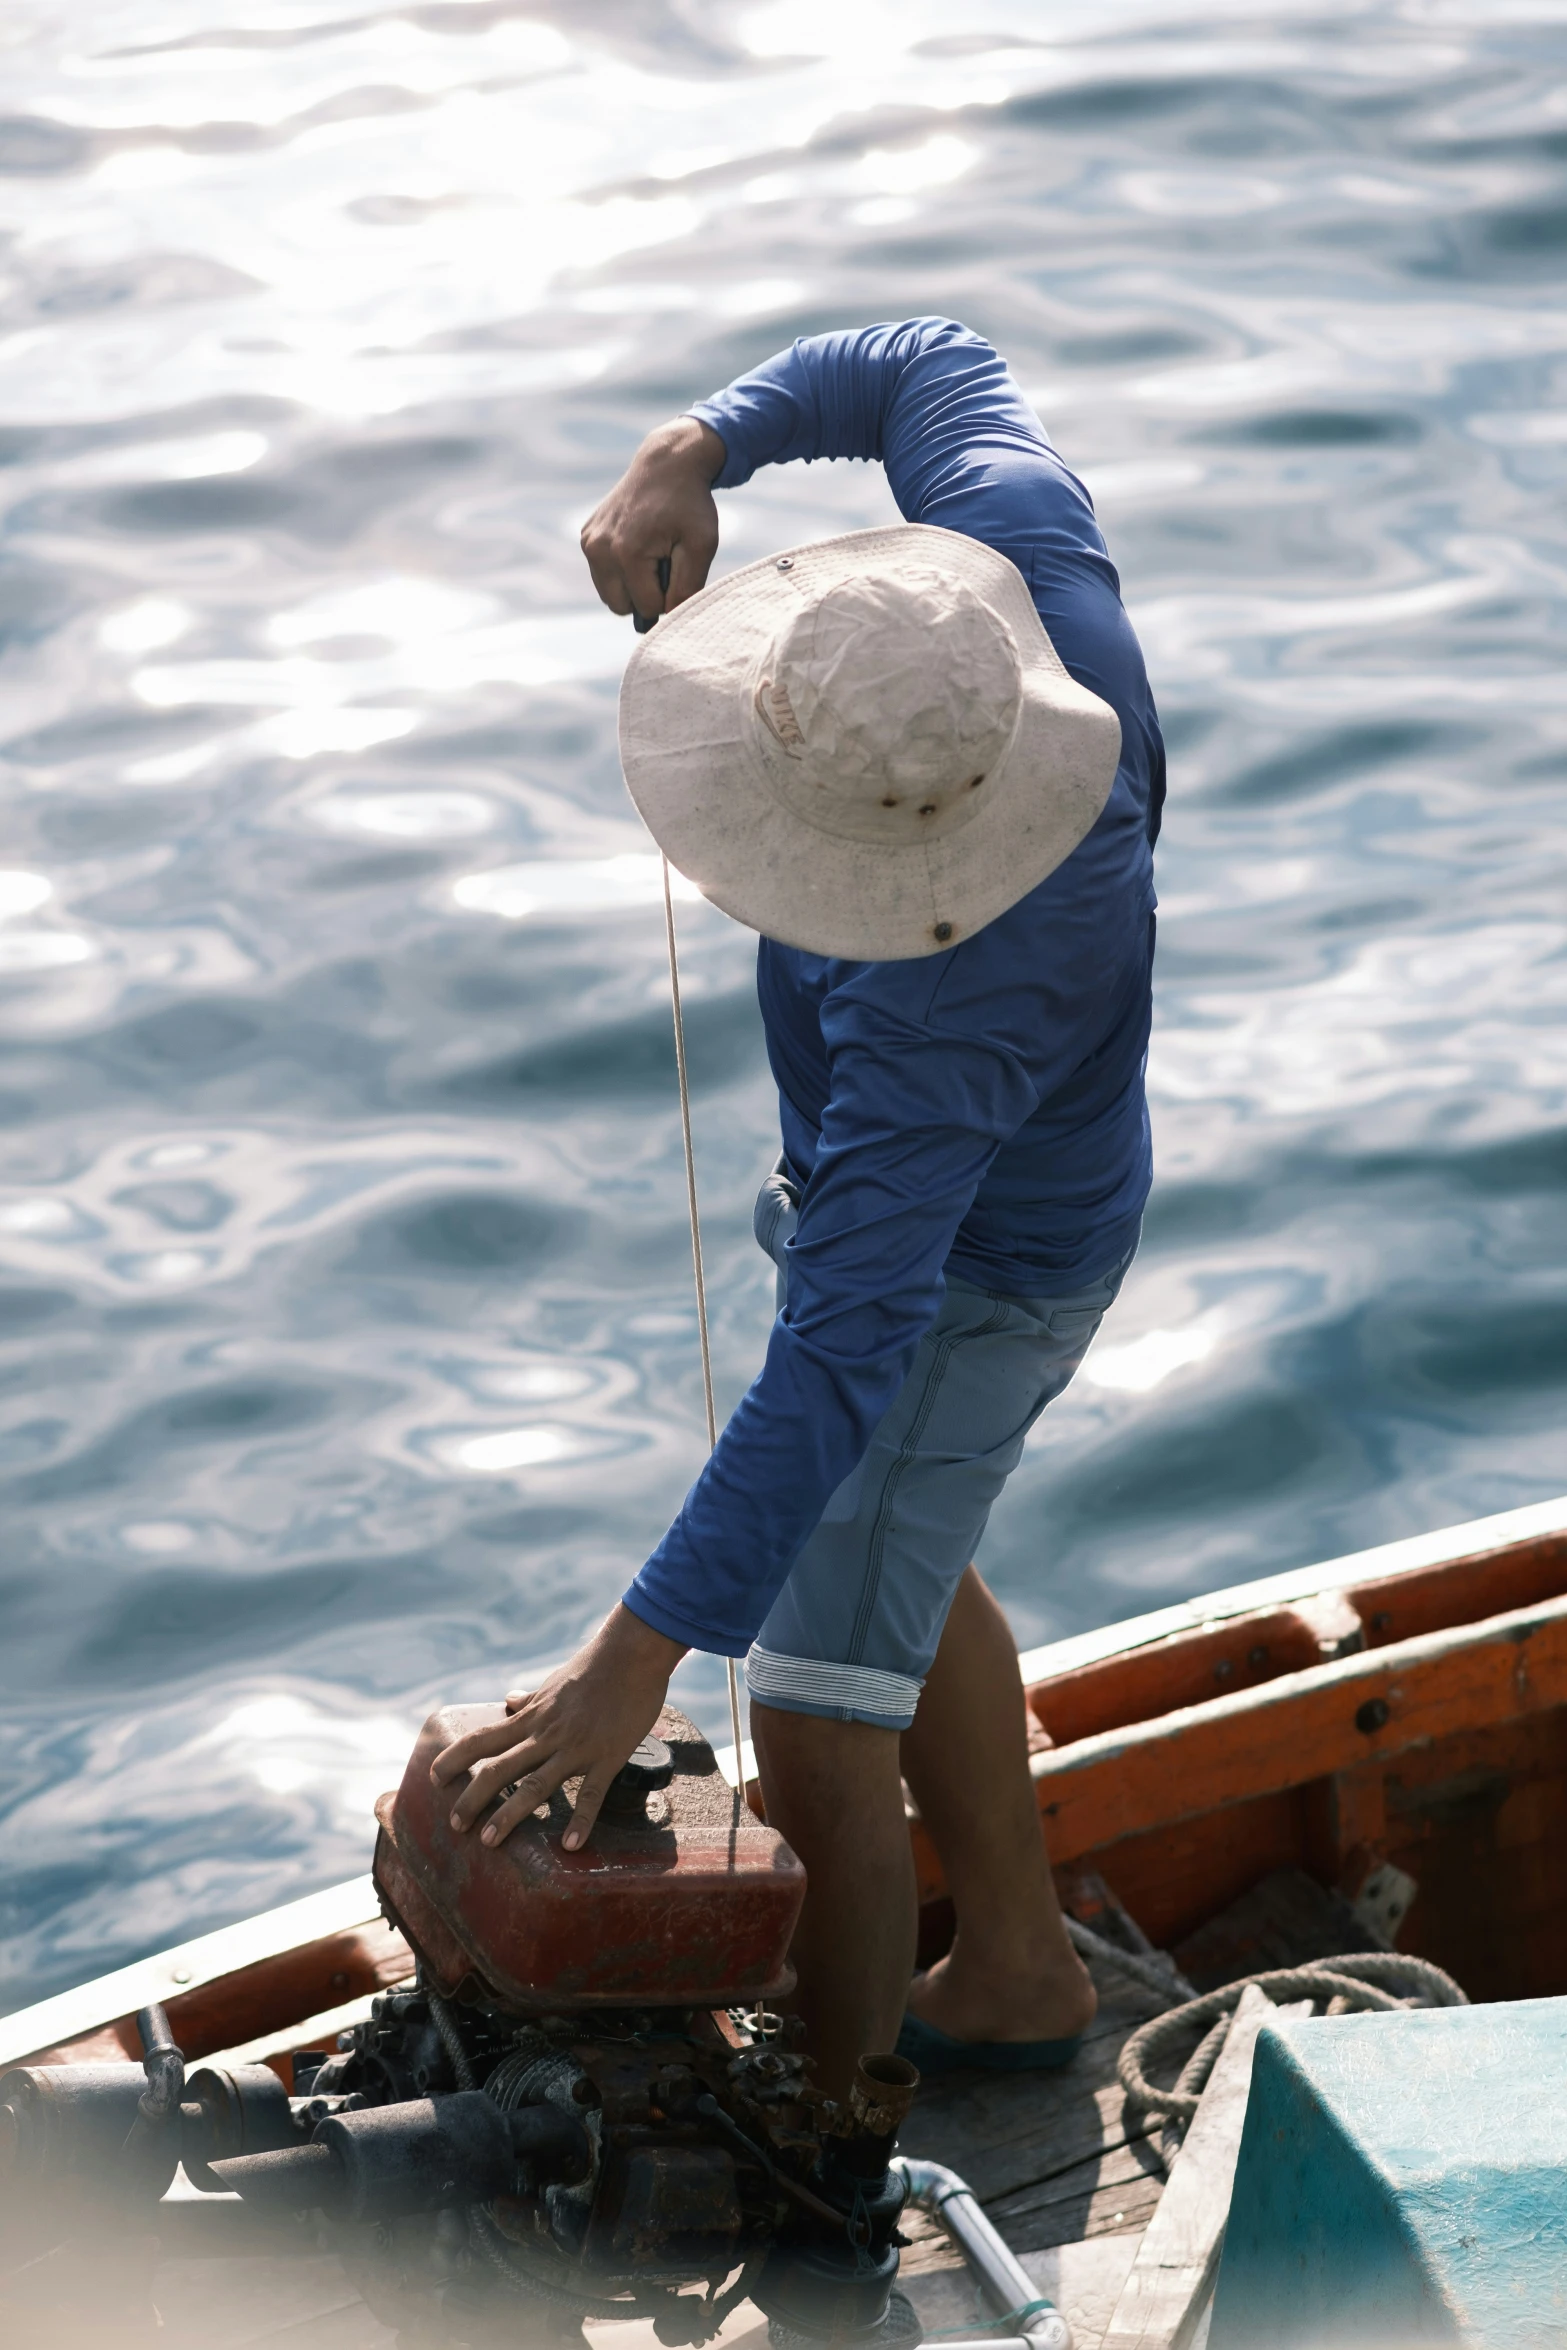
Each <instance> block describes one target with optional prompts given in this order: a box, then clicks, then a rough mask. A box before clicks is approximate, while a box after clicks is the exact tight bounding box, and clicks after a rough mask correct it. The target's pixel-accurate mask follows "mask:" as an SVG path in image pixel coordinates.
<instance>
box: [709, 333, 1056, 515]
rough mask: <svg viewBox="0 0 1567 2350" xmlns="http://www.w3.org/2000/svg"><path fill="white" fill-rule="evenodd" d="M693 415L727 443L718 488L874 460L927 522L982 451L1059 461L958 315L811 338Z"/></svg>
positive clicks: (904, 505)
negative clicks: (843, 460)
mask: <svg viewBox="0 0 1567 2350" xmlns="http://www.w3.org/2000/svg"><path fill="white" fill-rule="evenodd" d="M687 414H688V415H691V416H696V417H699V418H700V419H701V421H702V422H703V423H704V424H706V425H710V426H711V427H712V429H713V431H714V432H716V433H717V435H718V437H719V439H720V440H721V441H722V442H723V444H724V449H725V452H726V454H725V461H724V468H723V471H722V472H721V473H720V474H719V476H718V478H717V481H716V482H715V484H714V487H715V488H717V489H722V490H733V489H739V488H740V487H741V486H742V484H744V483H745V482H748V481H749V480H750V478H751V476H752V474H753V473H755V472H756V471H757V470H758V468H759V467H761V466H763V465H787V464H790V463H792V462H794V461H795V460H797V459H803V460H804V461H805V462H806V463H807V464H809V463H810V462H811V461H812V460H813V459H815V458H818V457H861V458H867V459H874V460H879V461H880V462H882V463H884V464H885V465H886V467H887V473H888V478H889V480H890V482H891V485H892V491H893V495H894V497H895V498H896V499H897V501H898V507H899V511H900V512H901V513H902V514H903V515H904V517H905V519H907V520H910V521H918V520H923V519H925V510H926V508H927V507H928V506H929V505H930V503H931V501H932V499H933V498H934V497H936V496H938V495H939V493H940V487H941V479H942V475H943V472H944V471H946V470H948V469H949V468H952V467H954V466H955V467H956V468H958V469H959V470H960V471H961V472H963V473H964V474H966V473H967V471H968V469H969V465H970V462H971V460H972V456H973V452H974V449H975V447H976V442H978V443H980V444H989V445H992V446H995V447H997V448H1003V447H1013V448H1016V449H1018V450H1021V451H1026V452H1028V453H1029V454H1031V455H1033V456H1034V457H1035V458H1037V457H1039V456H1040V455H1041V454H1043V455H1046V456H1048V457H1050V458H1052V459H1054V458H1055V451H1054V450H1053V449H1052V448H1051V445H1050V440H1049V436H1048V435H1047V433H1046V432H1045V428H1044V426H1043V425H1042V424H1041V423H1040V421H1039V418H1038V417H1037V416H1036V415H1035V413H1034V411H1033V409H1032V408H1031V407H1030V406H1029V404H1028V402H1027V401H1026V400H1025V399H1024V397H1023V395H1022V393H1021V391H1020V390H1019V389H1018V386H1017V385H1016V384H1015V383H1014V382H1013V380H1012V377H1011V375H1010V374H1009V372H1008V370H1007V366H1006V362H1005V361H1004V360H1003V359H1002V358H1001V357H1000V356H999V354H998V353H997V352H996V351H994V350H993V349H992V348H991V346H990V344H989V343H987V342H986V341H985V340H984V339H983V337H982V336H980V335H976V334H975V333H973V331H972V330H971V329H970V328H968V327H966V326H960V325H959V324H958V323H957V321H956V320H955V319H951V318H910V319H905V320H904V321H903V322H902V323H901V324H899V325H883V326H865V327H857V328H854V329H852V330H846V331H844V332H842V333H838V334H830V335H810V336H807V337H805V338H804V339H803V340H801V341H800V342H797V343H793V344H791V345H790V347H789V349H788V350H787V351H779V352H778V353H777V354H776V355H775V356H774V357H773V358H771V359H767V360H764V361H763V363H762V365H761V366H760V367H757V368H753V369H752V371H751V372H750V374H749V375H742V376H740V377H738V378H737V379H736V381H735V382H734V383H732V384H731V385H730V386H729V388H728V389H727V391H722V392H718V393H716V394H715V395H714V397H713V398H712V399H710V400H698V401H697V402H696V404H695V406H694V407H692V408H690V409H688V410H687ZM1056 462H1057V463H1059V460H1056Z"/></svg>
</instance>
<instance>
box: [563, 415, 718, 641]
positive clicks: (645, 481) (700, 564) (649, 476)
mask: <svg viewBox="0 0 1567 2350" xmlns="http://www.w3.org/2000/svg"><path fill="white" fill-rule="evenodd" d="M724 456H725V450H724V444H723V442H722V441H721V440H720V439H719V437H718V435H717V433H716V432H714V431H713V429H712V427H711V426H710V425H706V424H703V423H701V422H699V420H698V419H697V418H696V417H694V416H677V417H676V418H675V420H674V422H673V423H672V424H661V425H660V426H659V427H658V430H657V431H656V432H650V433H649V434H648V436H647V439H646V440H645V441H644V442H643V444H642V446H641V448H640V449H639V450H638V451H637V453H636V455H635V456H634V457H633V458H632V460H631V463H630V464H629V465H628V466H627V468H626V470H625V472H624V473H623V474H622V475H621V477H620V479H619V481H617V482H616V484H615V486H614V488H613V489H612V490H611V491H610V493H609V496H608V497H607V498H605V499H604V500H603V501H602V502H601V504H599V505H598V506H596V507H595V508H594V510H593V512H592V513H591V514H590V515H589V516H588V519H587V521H586V522H585V523H584V524H583V526H582V552H583V553H584V555H586V557H587V559H588V569H589V570H590V571H591V572H592V574H593V585H594V586H595V587H596V588H597V589H598V592H599V594H600V595H601V596H602V598H603V599H604V602H605V603H606V604H607V605H608V606H609V608H610V610H611V611H612V612H621V613H625V612H635V613H638V614H639V615H640V616H641V617H642V618H643V619H644V620H650V619H652V618H654V617H655V616H656V615H657V614H658V613H660V612H672V611H673V610H674V608H675V606H676V605H677V604H683V603H684V602H685V600H686V598H687V597H688V596H694V595H695V594H696V592H697V590H698V588H700V587H703V586H705V584H706V581H707V574H708V571H709V569H710V567H711V565H712V561H713V557H714V556H715V555H716V554H717V552H718V508H717V506H716V505H715V504H714V502H713V483H714V482H715V481H716V480H717V478H718V476H719V474H720V473H722V471H723V469H724ZM663 561H667V562H668V564H669V587H668V590H667V592H666V591H665V590H664V589H663V588H661V587H660V586H659V583H658V567H659V564H660V562H663Z"/></svg>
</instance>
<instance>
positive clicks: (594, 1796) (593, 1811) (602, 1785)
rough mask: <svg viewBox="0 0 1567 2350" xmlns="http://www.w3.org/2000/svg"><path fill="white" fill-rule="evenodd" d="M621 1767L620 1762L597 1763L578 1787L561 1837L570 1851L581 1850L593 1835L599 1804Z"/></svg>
mask: <svg viewBox="0 0 1567 2350" xmlns="http://www.w3.org/2000/svg"><path fill="white" fill-rule="evenodd" d="M619 1768H620V1765H619V1763H614V1764H606V1763H595V1764H594V1766H593V1768H592V1770H591V1771H588V1772H586V1773H585V1774H584V1776H583V1781H582V1785H581V1786H580V1787H579V1788H578V1789H577V1800H576V1802H575V1803H574V1804H573V1805H572V1807H571V1819H570V1821H569V1823H568V1825H567V1828H566V1833H565V1835H564V1836H563V1837H562V1838H561V1842H562V1844H563V1845H564V1846H565V1848H566V1850H567V1851H568V1852H580V1851H581V1849H582V1847H583V1845H584V1844H586V1842H587V1840H588V1838H589V1837H590V1836H591V1835H592V1833H593V1823H594V1822H595V1820H596V1819H597V1818H598V1816H599V1806H600V1804H601V1803H602V1802H603V1800H604V1796H605V1793H606V1791H607V1789H608V1787H609V1783H610V1781H611V1779H613V1777H614V1776H615V1773H616V1771H618V1770H619Z"/></svg>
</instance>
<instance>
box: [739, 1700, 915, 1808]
mask: <svg viewBox="0 0 1567 2350" xmlns="http://www.w3.org/2000/svg"><path fill="white" fill-rule="evenodd" d="M900 1737H901V1733H900V1732H899V1731H897V1730H885V1729H880V1728H878V1727H877V1726H876V1725H875V1724H874V1723H871V1722H842V1721H830V1720H827V1719H825V1718H824V1717H823V1716H822V1715H820V1714H804V1713H795V1712H793V1711H791V1710H790V1709H788V1708H786V1707H783V1706H773V1705H758V1704H756V1703H755V1702H754V1701H753V1703H752V1706H751V1739H752V1743H753V1744H754V1746H755V1748H756V1755H757V1761H758V1763H759V1764H760V1766H761V1772H762V1791H763V1793H764V1795H765V1796H766V1797H767V1800H768V1804H769V1807H770V1808H771V1807H774V1806H777V1807H779V1808H782V1809H787V1810H788V1811H790V1812H791V1813H793V1812H796V1811H803V1812H806V1813H812V1814H814V1813H817V1812H824V1813H825V1812H830V1813H831V1814H832V1815H834V1816H844V1815H846V1814H853V1813H856V1812H860V1811H862V1810H863V1809H865V1808H867V1807H872V1806H877V1805H885V1804H886V1803H887V1802H888V1800H889V1799H891V1800H894V1801H896V1802H897V1803H898V1805H899V1809H900V1813H901V1807H902V1778H901V1772H900V1767H899V1761H898V1751H899V1742H900Z"/></svg>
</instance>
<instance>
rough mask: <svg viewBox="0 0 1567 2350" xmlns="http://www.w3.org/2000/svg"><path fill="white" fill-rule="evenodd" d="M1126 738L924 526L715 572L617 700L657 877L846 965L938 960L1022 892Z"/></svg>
mask: <svg viewBox="0 0 1567 2350" xmlns="http://www.w3.org/2000/svg"><path fill="white" fill-rule="evenodd" d="M783 571H787V572H790V573H792V574H793V577H792V578H791V580H790V591H791V592H790V594H789V596H788V597H787V598H786V599H783V600H780V599H779V598H778V597H777V596H776V595H775V594H772V593H770V592H769V588H768V578H769V575H776V574H777V573H778V572H783ZM1120 740H1121V736H1120V725H1119V722H1118V720H1117V718H1116V715H1115V713H1114V711H1113V710H1111V709H1110V707H1109V706H1108V704H1107V703H1105V702H1102V701H1101V700H1100V699H1099V697H1098V696H1097V695H1095V694H1091V693H1089V692H1088V691H1087V690H1086V689H1085V688H1084V687H1082V686H1080V685H1078V684H1076V683H1075V681H1074V680H1073V679H1072V678H1070V677H1069V676H1068V675H1067V672H1066V670H1065V668H1064V667H1063V666H1062V663H1061V661H1060V659H1059V658H1058V656H1057V654H1056V651H1055V648H1054V646H1053V645H1052V644H1051V642H1050V639H1049V637H1048V636H1047V635H1046V633H1045V630H1044V627H1043V624H1042V623H1041V621H1040V618H1039V615H1038V613H1037V612H1036V611H1035V609H1034V604H1033V599H1032V597H1031V596H1030V595H1029V592H1028V588H1027V586H1026V585H1025V583H1024V581H1023V578H1022V575H1021V573H1020V572H1019V571H1018V570H1017V569H1016V567H1015V565H1013V564H1011V563H1009V562H1008V561H1007V559H1006V557H1005V556H1004V555H998V554H997V553H996V551H995V550H994V548H991V547H986V546H983V545H981V544H980V542H979V541H978V540H976V539H971V538H966V537H964V536H963V535H962V534H961V533H959V532H957V531H947V530H937V529H933V528H931V527H930V526H928V525H926V524H922V523H906V524H904V525H903V526H902V527H901V528H895V529H890V530H870V531H855V532H852V533H850V534H849V535H848V536H846V537H843V538H836V539H827V540H824V541H822V542H821V543H820V544H818V545H814V546H807V547H796V548H794V549H793V550H792V551H791V552H789V553H787V554H783V555H777V556H772V557H769V558H768V559H767V560H766V561H765V562H763V563H756V564H752V565H750V566H748V567H747V568H746V569H745V570H743V571H737V572H733V573H731V574H730V575H729V577H728V578H727V579H723V580H720V581H719V582H718V583H717V584H716V585H715V586H712V587H709V588H707V589H705V590H704V591H703V592H702V594H700V595H698V596H693V597H692V598H690V599H689V600H688V601H687V602H686V603H684V604H682V605H680V606H678V607H677V609H676V610H675V611H674V612H672V613H668V614H666V615H665V617H664V619H663V621H662V622H661V623H660V625H659V627H658V629H657V630H656V631H655V632H654V634H653V635H652V636H649V637H647V638H645V639H644V640H643V642H642V644H641V645H640V646H639V648H638V650H637V651H636V652H635V653H634V654H633V656H632V659H631V661H630V663H629V665H628V667H627V670H626V675H625V680H624V682H623V684H622V687H621V700H620V747H621V760H622V764H623V766H624V769H625V776H626V782H627V785H628V787H629V789H630V792H631V796H632V798H633V799H634V800H635V802H636V804H637V806H638V808H639V809H640V810H641V812H642V815H643V816H644V818H645V819H646V821H647V825H648V828H649V830H650V831H651V832H652V834H653V837H654V838H655V840H657V842H658V843H659V846H660V847H661V848H662V849H663V850H664V851H665V853H666V855H667V856H668V857H669V860H670V862H671V864H673V865H674V866H675V867H676V868H677V869H678V870H679V871H680V872H682V873H684V874H686V875H687V876H688V877H689V878H690V879H691V880H692V881H694V882H695V883H696V885H697V887H698V888H699V889H700V890H701V891H702V893H703V895H704V896H706V897H708V898H710V899H711V900H712V901H713V903H714V904H715V905H718V906H721V907H722V908H723V909H724V911H725V912H726V913H729V914H732V915H733V916H734V917H735V918H736V920H738V921H741V922H744V923H746V924H747V925H748V926H749V927H750V928H751V929H753V930H759V931H761V932H763V933H764V934H765V935H766V936H767V937H769V938H775V939H779V940H781V941H783V942H784V943H785V944H786V945H791V946H799V947H805V948H808V949H810V950H811V951H813V952H814V953H817V954H825V955H833V956H842V957H848V958H851V959H853V960H855V961H883V960H898V959H902V958H906V957H910V956H915V955H930V954H936V953H939V952H940V951H941V950H942V949H943V948H945V947H949V946H950V945H951V944H952V943H953V942H954V941H955V940H958V939H966V938H971V937H972V936H973V935H974V933H975V932H976V931H977V930H980V929H982V928H983V927H984V925H985V924H986V923H987V922H993V921H994V920H995V919H996V917H997V916H998V915H1000V914H1003V913H1005V912H1006V910H1007V909H1008V907H1010V906H1013V905H1015V904H1016V903H1017V902H1018V900H1019V899H1020V898H1022V897H1025V896H1026V895H1027V894H1028V892H1029V891H1030V890H1031V889H1034V888H1036V887H1037V886H1038V884H1039V883H1040V882H1041V881H1042V880H1044V878H1045V876H1046V875H1047V874H1048V873H1051V872H1053V871H1054V869H1055V868H1056V866H1057V865H1059V864H1060V863H1061V862H1062V861H1063V859H1065V858H1066V857H1068V856H1070V854H1071V852H1072V850H1073V849H1074V848H1076V846H1077V844H1078V842H1079V841H1080V840H1081V839H1082V838H1083V836H1084V835H1085V833H1087V832H1088V831H1089V829H1090V827H1091V826H1092V825H1093V823H1094V821H1095V819H1096V818H1097V817H1098V815H1099V812H1100V810H1101V809H1102V808H1103V806H1104V804H1105V801H1106V799H1107V798H1108V797H1109V793H1110V786H1111V784H1112V782H1113V781H1114V778H1115V770H1116V763H1117V760H1118V758H1119V755H1120ZM981 787H983V788H981ZM935 907H940V908H941V912H940V914H939V915H938V916H937V917H936V918H935V919H934V921H933V919H932V911H933V908H935Z"/></svg>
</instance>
